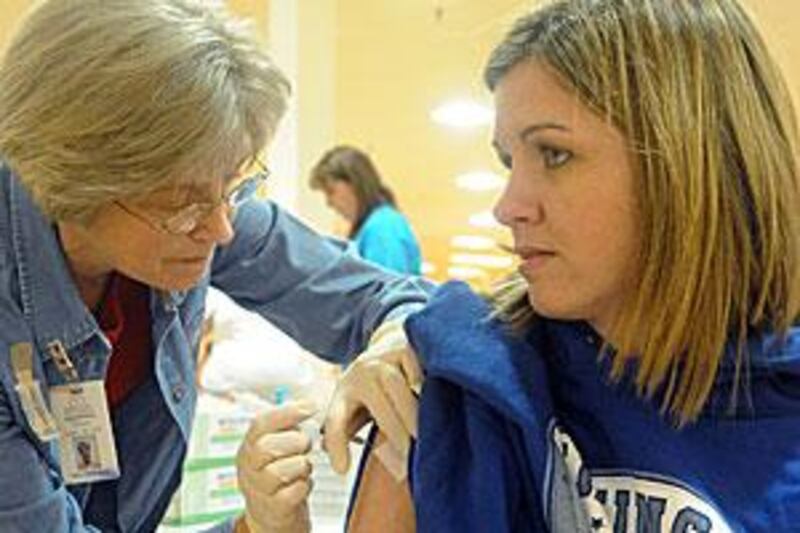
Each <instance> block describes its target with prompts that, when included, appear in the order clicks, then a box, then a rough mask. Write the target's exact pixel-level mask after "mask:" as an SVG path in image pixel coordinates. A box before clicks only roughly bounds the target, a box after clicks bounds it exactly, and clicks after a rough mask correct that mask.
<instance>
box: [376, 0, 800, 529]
mask: <svg viewBox="0 0 800 533" xmlns="http://www.w3.org/2000/svg"><path fill="white" fill-rule="evenodd" d="M485 74H486V76H485V78H486V81H487V84H488V86H489V88H490V89H491V90H492V91H493V92H494V96H495V102H496V107H497V115H496V125H495V134H494V147H495V150H496V151H497V154H498V157H499V158H500V160H501V161H502V162H503V164H504V165H505V166H506V167H507V168H508V172H509V178H508V183H507V186H506V189H505V192H504V194H503V195H502V197H501V199H500V200H499V202H498V204H497V206H496V208H495V213H496V216H497V218H498V220H500V221H501V222H502V223H503V224H505V225H506V226H508V227H509V228H510V230H511V233H512V236H513V250H514V252H515V253H516V254H517V255H518V256H519V260H520V267H519V272H518V274H517V275H516V276H514V277H513V278H512V279H511V280H510V281H509V282H508V283H507V284H506V285H505V286H504V287H502V288H501V290H499V291H498V292H497V293H496V294H495V295H494V296H493V298H491V299H490V302H487V301H486V300H485V299H483V298H481V297H479V296H477V295H475V294H474V293H472V292H471V291H470V290H469V289H468V288H467V287H466V286H464V285H460V284H451V285H447V286H445V287H443V288H442V290H441V291H440V292H438V293H437V294H436V295H435V297H434V298H433V299H432V302H431V303H430V305H429V306H428V307H427V308H426V309H425V310H424V311H422V312H421V313H419V314H415V315H413V316H411V317H410V318H409V319H408V321H407V322H406V330H407V332H408V333H409V336H410V338H411V341H412V344H413V345H414V347H415V349H416V351H417V353H418V355H419V357H420V360H421V363H422V366H423V367H424V369H425V371H426V380H425V384H424V386H423V389H422V394H421V397H420V411H419V439H418V441H417V442H416V446H415V449H414V455H413V457H414V459H413V463H412V465H411V470H410V479H411V488H412V493H413V502H414V506H415V510H416V522H417V531H420V532H437V533H441V532H459V533H463V532H467V531H475V532H484V531H492V532H505V531H508V532H512V531H513V532H515V533H520V532H534V531H535V532H541V531H554V532H592V531H609V532H610V531H614V532H623V531H625V532H628V531H637V532H643V531H682V532H683V531H704V532H712V531H736V532H745V531H747V532H777V531H781V532H788V531H796V530H797V525H798V520H797V516H798V513H800V328H798V327H797V321H798V313H799V308H800V228H799V227H798V221H799V219H798V216H797V213H798V208H800V192H799V191H800V173H799V172H798V140H797V128H796V124H795V120H796V119H795V117H796V115H795V111H794V110H793V108H792V106H791V103H790V99H789V97H788V94H787V90H786V87H785V85H784V83H783V80H782V78H781V75H780V73H779V72H778V69H777V68H776V66H775V64H774V62H773V60H772V59H771V57H770V56H769V54H768V52H767V50H766V49H765V46H764V44H763V42H762V40H761V37H760V36H759V33H758V31H757V30H756V28H755V27H754V25H753V24H752V22H751V20H750V18H749V17H748V15H747V14H746V13H745V11H744V10H743V8H742V7H741V6H740V5H739V4H738V2H736V1H735V0H704V1H702V2H695V1H677V0H562V1H558V2H554V3H552V4H549V5H548V6H547V7H544V8H542V9H540V10H538V11H536V12H534V13H533V14H531V15H529V16H526V17H523V18H522V19H520V20H519V21H517V23H516V25H515V26H514V28H513V29H512V30H511V32H510V33H509V34H508V36H507V37H506V38H505V39H504V40H503V41H502V42H501V43H500V45H499V46H498V47H497V48H496V49H495V51H494V53H493V54H492V56H491V59H490V60H489V64H488V67H487V69H486V73H485ZM360 496H365V497H367V496H368V494H365V493H362V494H360Z"/></svg>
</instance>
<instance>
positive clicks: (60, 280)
mask: <svg viewBox="0 0 800 533" xmlns="http://www.w3.org/2000/svg"><path fill="white" fill-rule="evenodd" d="M9 193H10V194H9V204H10V215H11V239H12V243H13V247H14V255H15V262H16V265H17V275H18V277H19V290H20V299H21V303H22V311H23V313H24V315H25V319H26V320H27V321H28V323H29V324H30V325H31V327H32V328H33V334H34V338H35V342H36V344H37V346H38V347H39V351H40V353H43V354H47V345H48V344H50V343H51V342H54V341H60V342H61V343H62V344H63V345H64V347H65V348H67V349H69V348H71V347H74V346H77V345H78V344H81V343H83V342H85V341H86V340H87V339H88V338H89V337H91V336H92V335H94V334H96V333H98V331H99V330H98V328H97V324H96V322H95V320H94V318H93V317H92V314H91V313H90V312H89V310H88V309H87V308H86V306H85V305H84V303H83V301H82V300H81V298H80V294H79V292H78V288H77V287H76V285H75V283H74V281H73V280H72V276H71V274H70V272H69V267H68V266H67V261H66V258H65V256H64V253H63V251H62V249H61V243H60V242H59V240H58V237H57V235H56V231H55V228H54V226H53V224H52V223H51V222H50V221H49V220H47V218H46V217H45V216H44V215H43V213H42V212H41V211H40V210H39V208H38V207H37V206H36V205H35V204H34V202H33V200H32V199H31V197H30V195H29V194H28V192H27V191H26V190H25V188H24V186H23V185H22V184H21V183H20V182H19V180H18V179H17V177H16V176H15V175H13V174H12V175H11V177H10V184H9Z"/></svg>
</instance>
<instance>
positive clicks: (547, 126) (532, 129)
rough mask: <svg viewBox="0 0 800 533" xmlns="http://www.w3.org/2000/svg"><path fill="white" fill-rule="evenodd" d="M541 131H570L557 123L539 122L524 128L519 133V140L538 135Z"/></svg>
mask: <svg viewBox="0 0 800 533" xmlns="http://www.w3.org/2000/svg"><path fill="white" fill-rule="evenodd" d="M542 130H557V131H563V132H569V131H571V130H570V129H569V128H568V127H567V126H565V125H563V124H559V123H558V122H540V123H536V124H531V125H530V126H528V127H526V128H524V129H523V130H522V131H521V132H520V133H519V139H520V140H524V139H527V138H528V137H530V136H531V135H533V134H534V133H538V132H540V131H542Z"/></svg>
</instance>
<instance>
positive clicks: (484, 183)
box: [456, 170, 505, 192]
mask: <svg viewBox="0 0 800 533" xmlns="http://www.w3.org/2000/svg"><path fill="white" fill-rule="evenodd" d="M504 183H505V180H504V179H503V178H502V177H501V176H499V175H497V174H495V173H494V172H489V171H488V170H478V171H475V172H466V173H464V174H461V175H460V176H458V177H456V185H458V187H459V188H461V189H464V190H467V191H473V192H484V191H495V190H497V189H501V188H502V187H503V184H504Z"/></svg>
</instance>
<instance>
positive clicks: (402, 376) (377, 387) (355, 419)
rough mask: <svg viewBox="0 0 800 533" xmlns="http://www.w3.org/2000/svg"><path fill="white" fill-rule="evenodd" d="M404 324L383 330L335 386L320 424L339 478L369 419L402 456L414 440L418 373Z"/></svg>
mask: <svg viewBox="0 0 800 533" xmlns="http://www.w3.org/2000/svg"><path fill="white" fill-rule="evenodd" d="M403 320H404V319H398V320H394V321H391V322H388V323H384V324H382V325H381V327H380V328H378V329H377V330H376V331H375V333H374V334H373V335H372V338H371V340H370V343H369V345H368V347H367V350H366V351H365V352H364V353H362V354H361V355H359V356H358V357H357V358H356V359H355V360H354V361H353V362H352V363H350V366H348V367H347V370H345V372H344V374H343V375H342V377H341V379H340V380H339V383H338V384H337V387H336V391H335V392H334V394H333V399H332V400H331V403H330V406H329V408H328V413H327V416H326V420H325V431H324V433H325V435H324V440H323V448H324V449H325V451H326V452H327V453H328V456H329V457H330V462H331V466H332V467H333V469H334V470H335V471H336V472H338V473H340V474H344V473H345V472H347V470H348V468H349V467H350V450H349V447H348V443H349V442H350V440H351V438H352V437H353V435H355V434H356V433H357V432H358V430H359V429H361V427H362V426H364V424H366V423H367V422H368V421H369V419H370V416H371V417H372V418H373V419H374V420H375V423H376V424H377V425H378V427H379V428H380V429H381V431H383V433H385V434H386V436H387V437H388V439H389V442H390V443H391V444H392V445H393V446H394V447H395V448H396V449H397V450H398V451H399V452H400V453H402V454H404V455H405V454H406V453H407V452H408V447H409V444H410V441H409V439H410V437H412V436H413V437H416V436H417V399H416V396H414V394H413V392H412V390H418V389H419V386H420V385H421V383H422V372H421V370H420V367H419V363H418V362H417V356H416V355H415V354H414V352H413V351H412V350H411V347H410V346H409V345H408V339H407V338H406V334H405V331H404V329H403Z"/></svg>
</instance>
